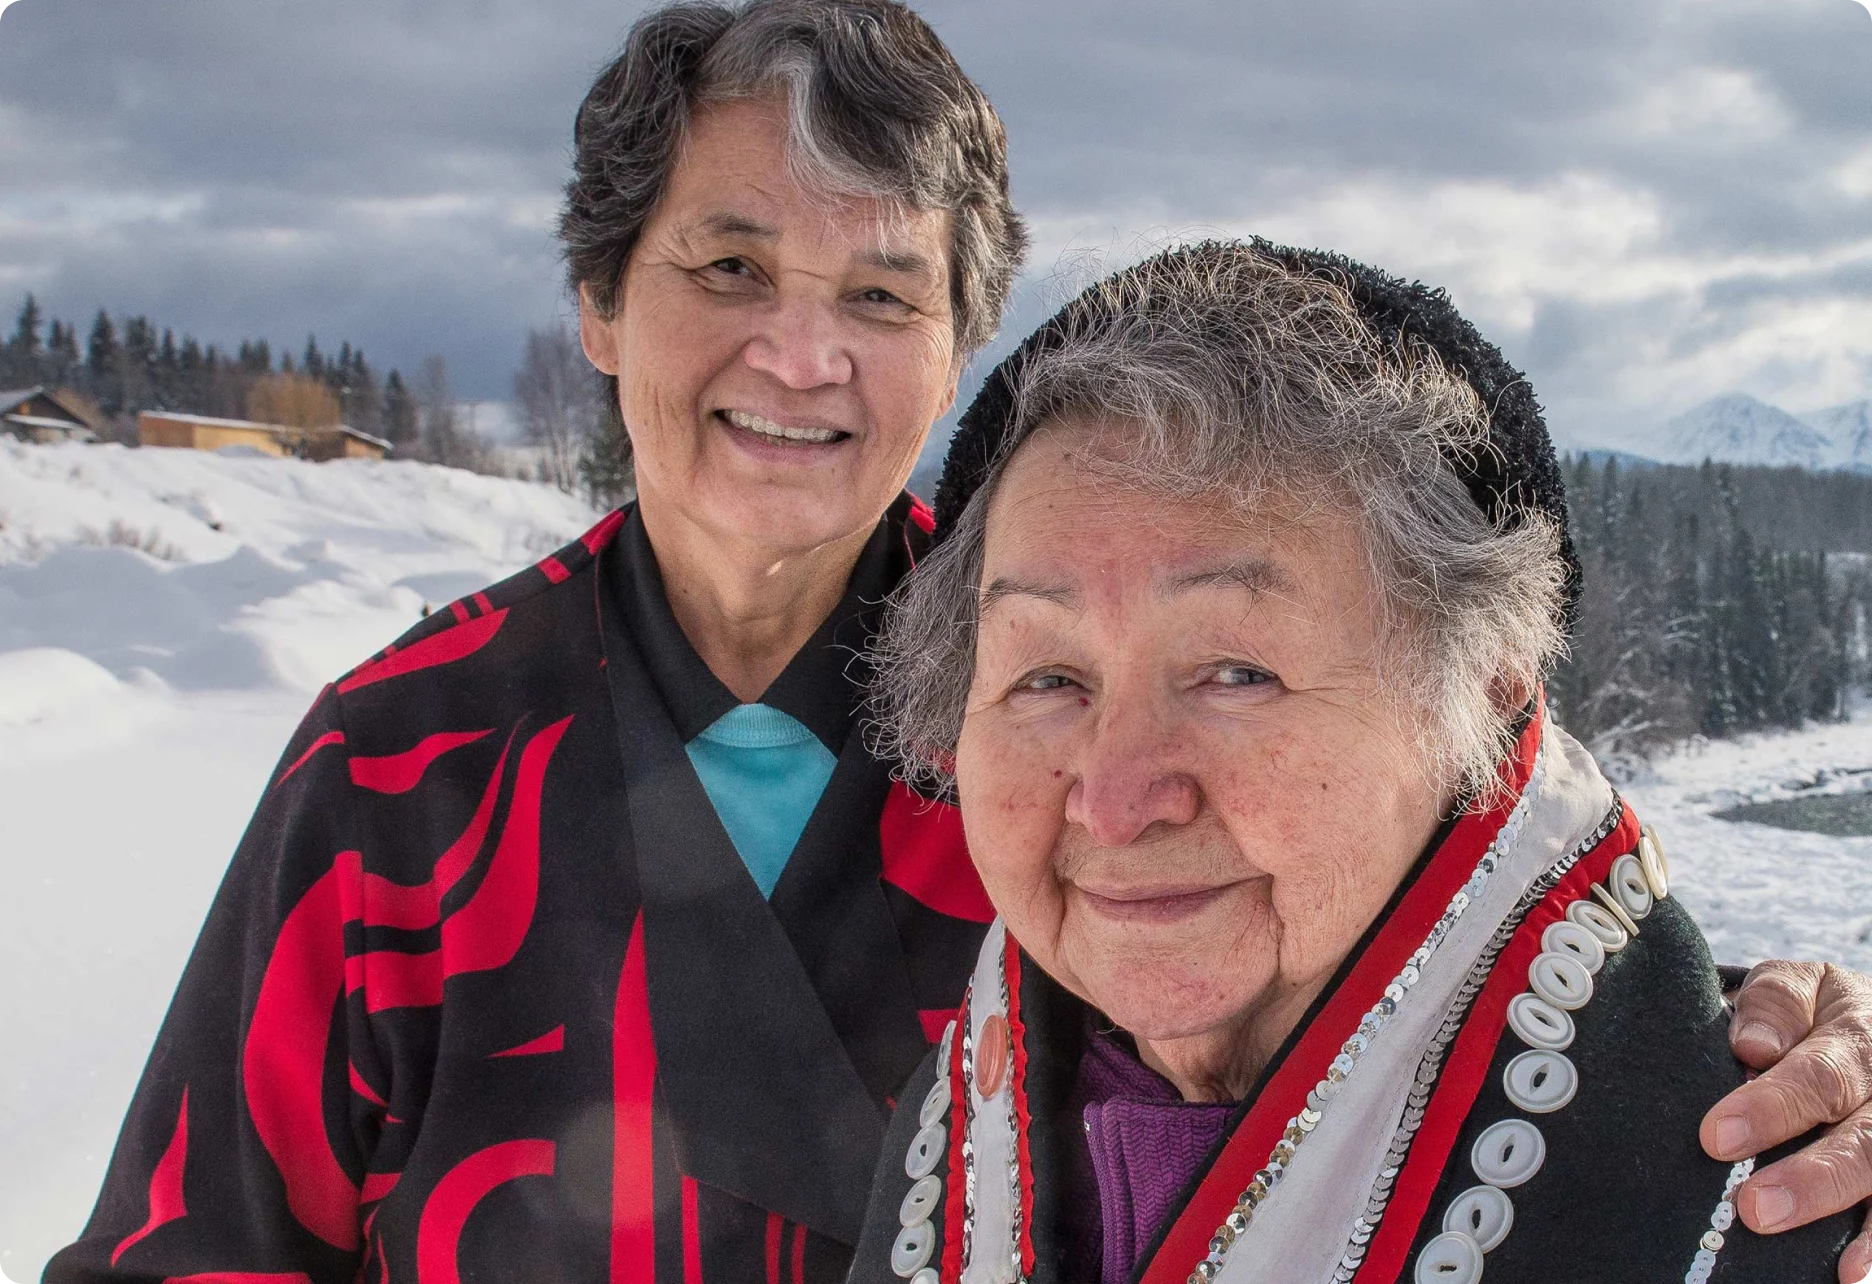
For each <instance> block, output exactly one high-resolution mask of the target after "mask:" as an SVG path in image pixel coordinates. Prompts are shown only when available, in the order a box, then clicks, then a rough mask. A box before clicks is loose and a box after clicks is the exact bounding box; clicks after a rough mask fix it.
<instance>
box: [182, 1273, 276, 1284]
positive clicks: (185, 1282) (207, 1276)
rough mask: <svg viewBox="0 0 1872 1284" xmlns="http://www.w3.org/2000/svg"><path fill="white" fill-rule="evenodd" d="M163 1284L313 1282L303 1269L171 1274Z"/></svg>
mask: <svg viewBox="0 0 1872 1284" xmlns="http://www.w3.org/2000/svg"><path fill="white" fill-rule="evenodd" d="M163 1284H312V1277H311V1276H310V1275H307V1274H305V1273H304V1272H303V1271H287V1272H283V1273H281V1274H277V1275H269V1274H266V1273H265V1272H262V1271H207V1272H204V1273H203V1274H200V1275H171V1276H170V1277H169V1278H168V1279H166V1280H164V1281H163Z"/></svg>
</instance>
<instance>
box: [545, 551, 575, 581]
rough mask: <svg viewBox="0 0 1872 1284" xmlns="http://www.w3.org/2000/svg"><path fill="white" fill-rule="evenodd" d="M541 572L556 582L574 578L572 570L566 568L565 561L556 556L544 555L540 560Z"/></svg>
mask: <svg viewBox="0 0 1872 1284" xmlns="http://www.w3.org/2000/svg"><path fill="white" fill-rule="evenodd" d="M539 568H540V572H541V574H543V575H545V577H546V578H547V579H549V580H551V581H552V582H553V583H554V584H564V583H565V582H566V581H567V580H569V579H571V578H572V572H571V571H568V570H567V569H566V568H565V563H564V562H562V561H560V560H559V559H558V558H556V557H542V558H541V559H540V560H539Z"/></svg>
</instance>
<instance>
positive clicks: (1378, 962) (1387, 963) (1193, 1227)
mask: <svg viewBox="0 0 1872 1284" xmlns="http://www.w3.org/2000/svg"><path fill="white" fill-rule="evenodd" d="M1544 722H1545V717H1544V713H1543V712H1537V713H1536V715H1535V716H1534V717H1533V718H1532V719H1530V721H1529V724H1528V726H1527V728H1526V729H1525V730H1524V731H1523V733H1522V736H1521V739H1520V741H1519V743H1518V744H1517V745H1516V747H1515V753H1514V756H1513V758H1512V759H1511V761H1510V762H1509V763H1508V764H1507V765H1506V768H1505V769H1506V770H1507V771H1508V772H1509V773H1510V775H1511V777H1512V785H1513V796H1514V797H1519V796H1520V793H1521V791H1522V789H1523V788H1525V787H1526V785H1527V780H1528V776H1529V775H1530V774H1531V772H1532V770H1533V766H1534V754H1535V751H1536V749H1537V748H1538V747H1539V745H1540V734H1541V728H1542V726H1543V725H1544ZM1512 804H1513V799H1512V798H1510V799H1508V800H1507V801H1504V802H1503V803H1502V804H1501V805H1500V806H1498V807H1496V808H1494V809H1493V810H1491V811H1490V812H1488V813H1487V814H1485V815H1475V814H1470V815H1466V816H1464V817H1463V818H1462V819H1460V820H1458V821H1457V822H1456V824H1455V826H1454V827H1453V828H1452V830H1451V831H1450V835H1449V837H1448V838H1447V839H1445V840H1444V843H1443V846H1442V848H1441V849H1440V850H1439V851H1438V852H1437V853H1436V854H1435V855H1434V856H1433V857H1432V858H1431V859H1430V862H1429V865H1428V867H1427V868H1426V869H1425V870H1424V871H1423V873H1422V874H1421V875H1420V876H1419V877H1418V878H1417V881H1416V882H1415V883H1413V884H1412V885H1411V887H1410V888H1409V889H1408V890H1407V891H1406V892H1405V893H1404V896H1403V898H1402V899H1401V900H1400V902H1399V903H1398V906H1397V908H1396V910H1395V911H1393V913H1392V914H1391V916H1390V918H1389V919H1388V920H1387V921H1386V922H1385V923H1384V924H1383V925H1382V926H1381V927H1380V928H1379V930H1378V931H1377V933H1376V934H1375V936H1374V938H1373V940H1372V942H1371V944H1370V945H1369V946H1368V947H1367V948H1366V950H1365V952H1364V953H1363V954H1362V955H1360V957H1359V959H1358V961H1357V962H1356V963H1354V964H1353V967H1352V971H1351V974H1350V975H1349V976H1348V977H1347V978H1346V979H1345V981H1344V983H1343V984H1341V985H1340V986H1339V988H1338V989H1337V990H1336V991H1334V992H1333V994H1332V995H1331V997H1329V998H1328V999H1327V1000H1326V1003H1325V1006H1324V1007H1323V1008H1322V1009H1321V1011H1320V1014H1319V1016H1318V1018H1317V1019H1316V1020H1314V1021H1313V1023H1312V1024H1311V1025H1310V1026H1309V1027H1308V1028H1307V1029H1306V1031H1304V1032H1303V1033H1302V1034H1301V1036H1300V1040H1299V1042H1298V1043H1297V1044H1296V1045H1295V1047H1294V1049H1293V1051H1292V1052H1291V1053H1290V1054H1289V1055H1288V1057H1287V1059H1286V1060H1285V1061H1283V1062H1282V1063H1281V1065H1280V1068H1279V1069H1277V1070H1276V1071H1275V1072H1274V1074H1273V1075H1272V1076H1271V1077H1270V1079H1269V1080H1268V1083H1267V1086H1266V1087H1265V1088H1264V1089H1263V1090H1262V1092H1261V1095H1260V1096H1259V1097H1257V1098H1256V1099H1255V1103H1254V1105H1253V1106H1252V1107H1250V1108H1249V1111H1248V1114H1247V1116H1246V1117H1245V1118H1244V1119H1243V1120H1242V1122H1241V1124H1240V1126H1238V1127H1237V1128H1236V1129H1235V1132H1234V1134H1233V1135H1232V1136H1231V1137H1230V1138H1229V1140H1228V1142H1227V1144H1225V1145H1224V1146H1223V1148H1222V1153H1221V1155H1220V1156H1219V1157H1218V1158H1217V1160H1216V1162H1215V1163H1214V1165H1212V1166H1211V1168H1210V1170H1209V1172H1208V1174H1207V1175H1205V1176H1204V1178H1203V1180H1202V1182H1201V1183H1200V1184H1199V1185H1198V1186H1197V1188H1196V1192H1195V1194H1194V1196H1193V1197H1192V1198H1191V1199H1190V1201H1189V1203H1188V1204H1187V1205H1185V1206H1184V1209H1183V1212H1182V1213H1181V1214H1180V1215H1179V1216H1178V1217H1177V1219H1176V1221H1175V1222H1174V1223H1173V1224H1172V1225H1171V1227H1170V1231H1169V1233H1168V1234H1167V1235H1166V1236H1165V1237H1164V1240H1163V1244H1162V1246H1161V1247H1160V1248H1159V1249H1158V1251H1157V1254H1156V1256H1154V1257H1153V1258H1152V1259H1151V1263H1150V1266H1149V1268H1148V1269H1146V1271H1145V1272H1144V1275H1143V1277H1142V1280H1141V1284H1183V1282H1184V1281H1185V1280H1186V1279H1187V1278H1188V1277H1189V1273H1190V1271H1191V1270H1192V1269H1194V1267H1195V1265H1196V1263H1197V1262H1199V1261H1201V1260H1202V1259H1203V1258H1204V1257H1206V1256H1207V1255H1208V1253H1209V1240H1210V1237H1211V1236H1213V1235H1214V1234H1215V1228H1216V1227H1217V1226H1219V1225H1221V1224H1222V1219H1223V1218H1225V1217H1227V1216H1228V1214H1229V1212H1230V1211H1231V1210H1232V1209H1233V1208H1234V1207H1235V1201H1236V1199H1237V1198H1239V1197H1240V1195H1241V1192H1242V1190H1243V1189H1244V1188H1246V1187H1247V1185H1248V1183H1249V1182H1250V1181H1252V1180H1253V1179H1254V1175H1255V1173H1256V1172H1258V1171H1259V1170H1260V1169H1262V1168H1263V1167H1265V1166H1266V1164H1267V1160H1268V1156H1269V1155H1270V1154H1271V1153H1272V1152H1273V1150H1274V1146H1275V1144H1276V1143H1277V1142H1279V1141H1280V1138H1281V1134H1282V1132H1284V1131H1285V1130H1286V1127H1287V1121H1288V1120H1289V1119H1291V1118H1293V1117H1294V1116H1295V1115H1297V1114H1299V1113H1300V1110H1301V1108H1302V1107H1303V1106H1305V1105H1306V1098H1307V1093H1308V1092H1309V1091H1311V1089H1312V1088H1313V1085H1314V1084H1316V1083H1318V1082H1319V1081H1320V1079H1321V1078H1322V1077H1323V1076H1324V1075H1325V1073H1326V1068H1327V1066H1328V1065H1330V1064H1331V1062H1332V1059H1333V1058H1334V1057H1336V1056H1338V1055H1339V1049H1340V1045H1341V1044H1343V1043H1344V1042H1345V1039H1346V1037H1347V1036H1348V1035H1350V1034H1351V1033H1352V1031H1353V1030H1354V1029H1356V1028H1357V1026H1358V1023H1359V1020H1360V1019H1361V1018H1362V1017H1363V1016H1364V1014H1365V1013H1366V1012H1367V1011H1369V1010H1370V1008H1371V1006H1372V1005H1373V1004H1374V1003H1376V1002H1377V1001H1378V1000H1379V999H1380V998H1382V997H1383V995H1384V988H1385V986H1387V985H1389V984H1390V983H1391V979H1392V978H1393V977H1395V976H1396V975H1397V974H1398V972H1399V971H1400V970H1401V969H1402V968H1403V966H1404V963H1405V961H1406V960H1407V959H1409V958H1410V956H1411V954H1412V953H1413V952H1414V951H1415V950H1416V949H1417V947H1418V946H1419V945H1421V944H1422V943H1423V940H1424V937H1426V936H1428V935H1429V933H1430V929H1431V927H1433V926H1434V925H1435V924H1436V921H1437V919H1438V918H1440V917H1441V916H1442V914H1443V911H1444V909H1446V908H1447V907H1448V905H1449V902H1450V898H1451V897H1453V896H1454V895H1455V894H1456V893H1457V891H1459V890H1460V889H1461V888H1462V885H1463V884H1464V883H1466V882H1468V881H1469V876H1470V874H1472V873H1473V872H1474V871H1475V866H1476V862H1477V861H1478V860H1480V859H1481V858H1482V853H1483V852H1484V851H1486V850H1487V849H1488V845H1489V842H1490V841H1491V840H1492V839H1493V838H1494V836H1495V834H1496V833H1497V831H1499V830H1500V829H1501V826H1502V824H1503V822H1504V821H1505V820H1506V819H1507V817H1508V813H1509V811H1510V809H1511V807H1512ZM1387 1220H1389V1219H1388V1218H1387Z"/></svg>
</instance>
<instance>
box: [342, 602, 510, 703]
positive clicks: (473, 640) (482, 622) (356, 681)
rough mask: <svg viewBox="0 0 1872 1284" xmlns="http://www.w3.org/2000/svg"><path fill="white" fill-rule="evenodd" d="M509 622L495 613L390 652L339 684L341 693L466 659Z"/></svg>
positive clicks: (353, 671)
mask: <svg viewBox="0 0 1872 1284" xmlns="http://www.w3.org/2000/svg"><path fill="white" fill-rule="evenodd" d="M477 596H479V595H477ZM481 600H483V601H485V600H486V599H485V598H482V599H481ZM506 622H507V612H506V611H505V610H504V609H503V610H499V611H494V612H492V613H490V614H487V615H484V616H482V617H481V618H480V619H478V620H470V621H469V622H468V623H466V624H457V625H455V626H454V627H453V628H447V629H444V630H442V631H441V632H440V633H431V634H430V635H429V636H428V637H425V638H420V639H418V640H417V641H415V642H412V643H410V644H409V646H407V647H405V648H404V649H403V650H401V651H386V652H385V653H384V655H383V656H382V657H381V658H379V659H376V660H372V661H370V662H369V663H367V664H364V665H361V666H359V667H358V668H356V669H354V670H352V672H351V676H350V677H347V678H343V679H341V680H340V681H339V683H338V690H339V692H340V693H341V694H345V693H349V692H352V691H356V690H357V689H358V688H359V687H367V686H370V685H371V684H372V683H374V682H383V681H385V680H387V679H389V678H400V677H402V676H403V675H404V674H406V673H417V672H420V671H421V670H423V669H433V668H435V667H436V666H437V665H442V664H453V663H454V662H455V661H456V660H463V659H466V658H467V657H469V656H471V655H473V654H474V653H475V652H476V651H479V650H480V649H481V648H482V647H484V646H486V645H487V644H488V643H490V642H492V641H493V640H494V635H495V634H496V633H499V632H500V628H501V625H502V624H505V623H506Z"/></svg>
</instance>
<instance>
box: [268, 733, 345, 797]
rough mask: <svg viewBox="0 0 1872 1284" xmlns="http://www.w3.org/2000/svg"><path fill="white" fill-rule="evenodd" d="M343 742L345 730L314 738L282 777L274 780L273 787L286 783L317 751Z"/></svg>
mask: <svg viewBox="0 0 1872 1284" xmlns="http://www.w3.org/2000/svg"><path fill="white" fill-rule="evenodd" d="M343 743H344V732H342V731H327V732H326V733H325V734H324V735H322V736H320V737H319V738H318V739H317V740H314V741H313V742H312V743H311V744H310V745H308V746H307V747H306V751H305V752H304V753H302V754H300V755H299V756H298V757H297V758H294V759H293V764H292V766H290V767H288V768H286V770H284V771H282V772H280V778H279V779H278V780H276V781H274V782H273V787H274V788H275V789H278V788H279V787H280V786H281V785H283V784H285V783H286V782H287V780H288V779H290V778H291V777H292V774H293V773H294V772H295V771H298V770H299V768H301V767H303V766H305V765H306V762H307V760H309V759H310V758H311V757H312V755H313V754H315V753H317V752H318V751H319V750H321V749H326V748H330V747H331V746H332V745H341V744H343Z"/></svg>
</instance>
